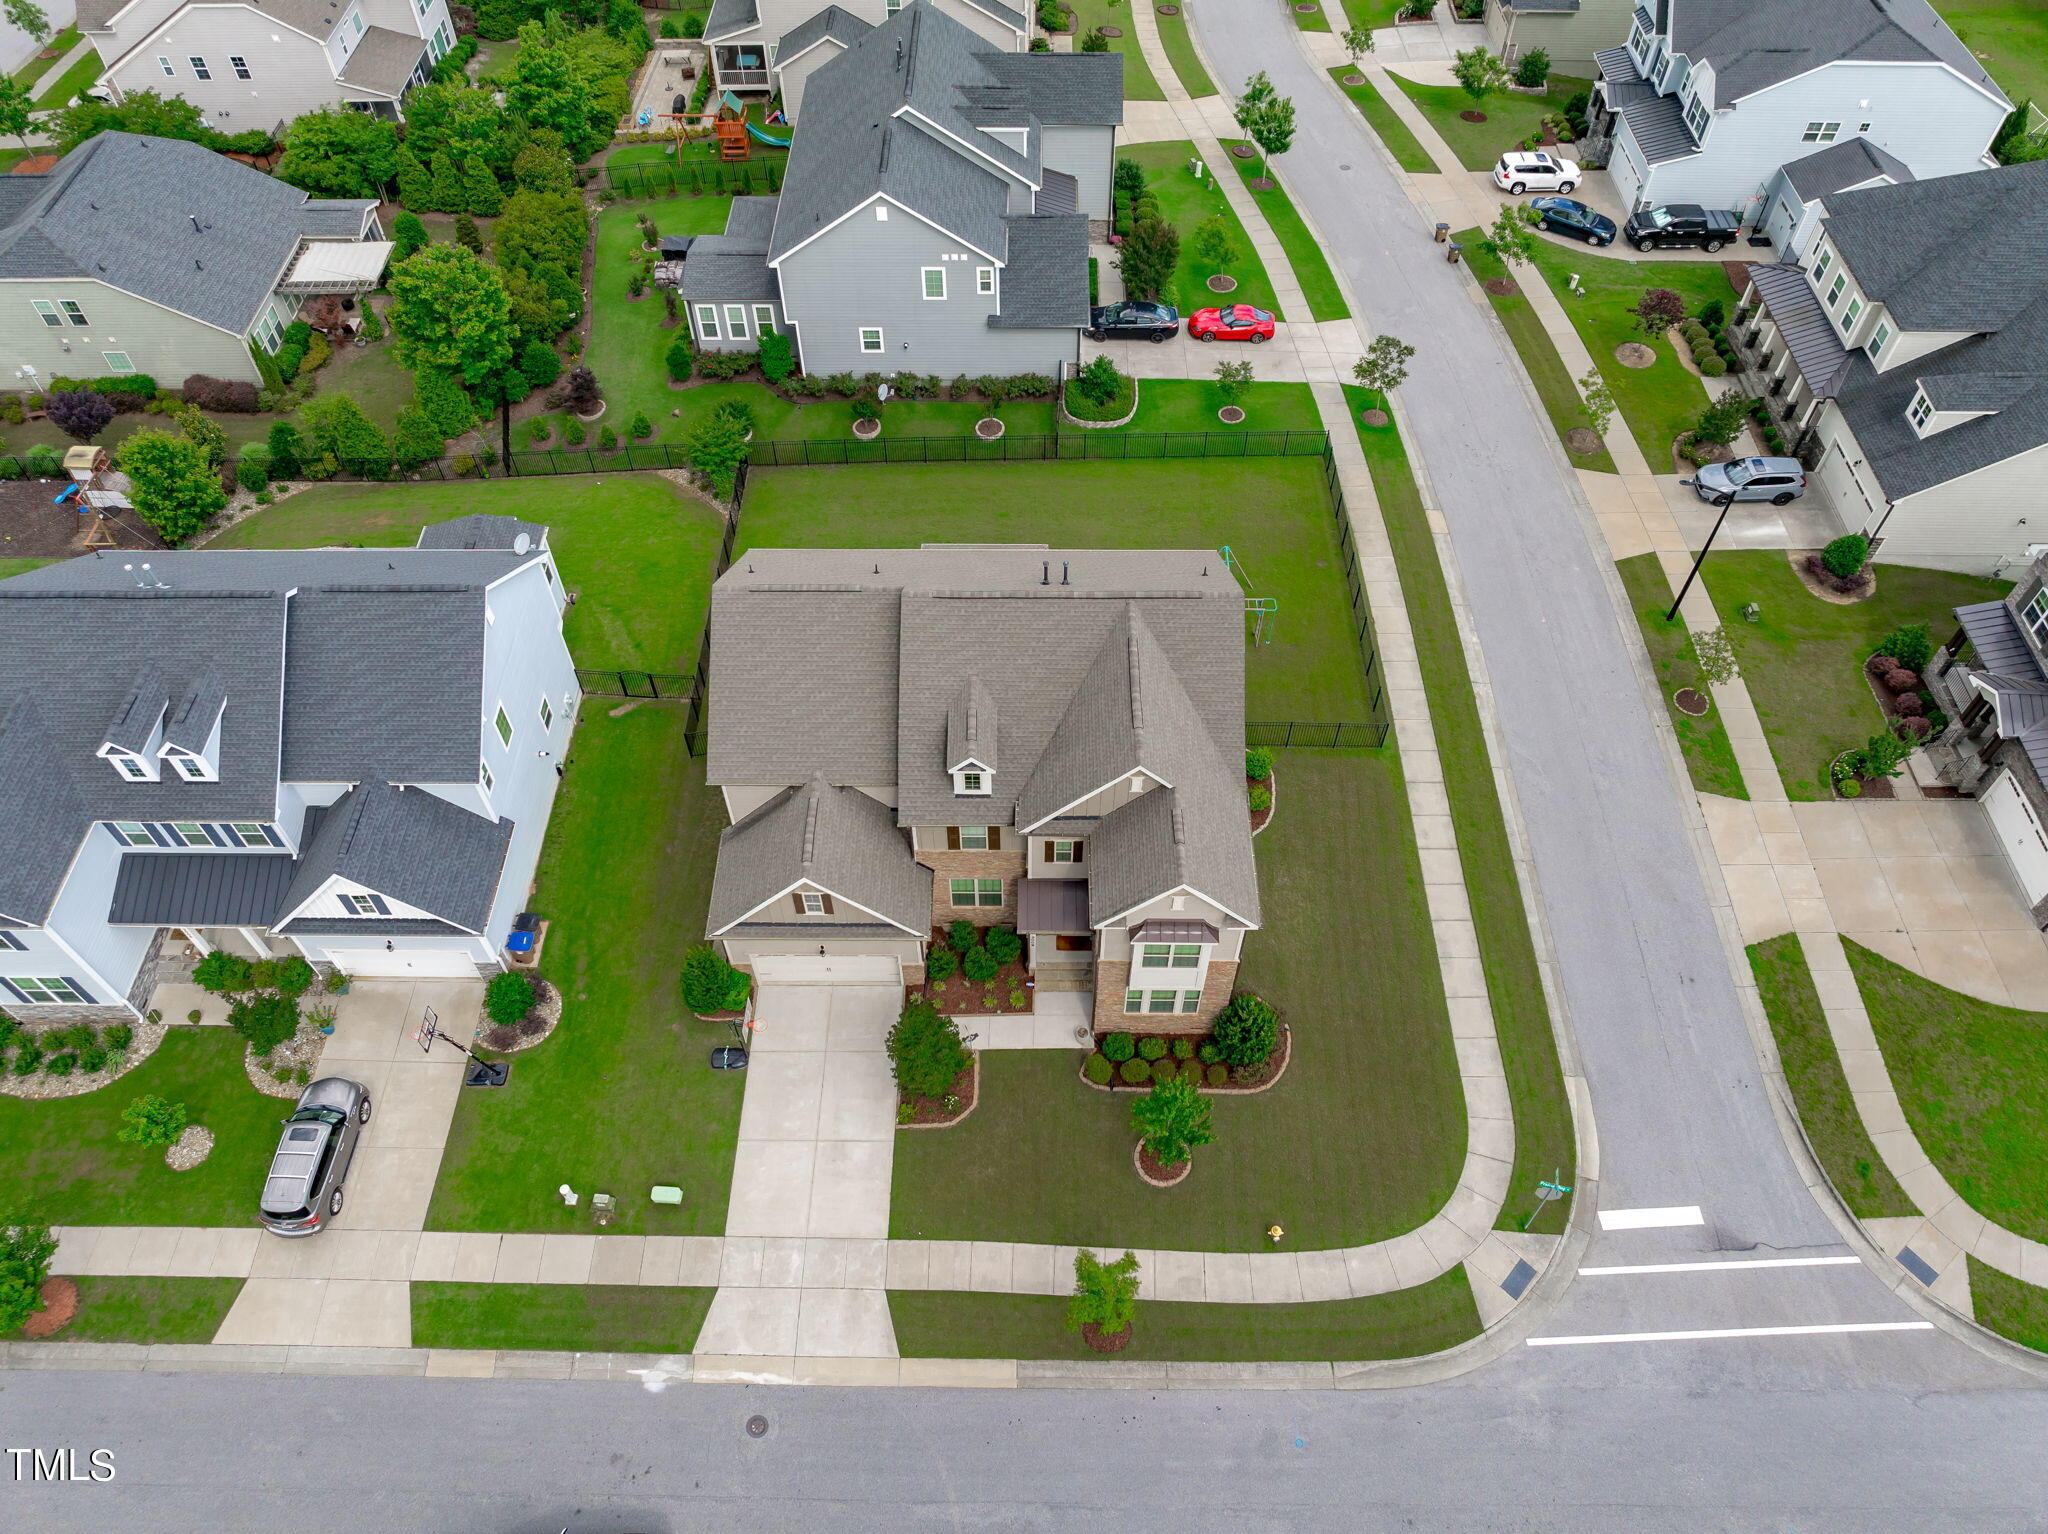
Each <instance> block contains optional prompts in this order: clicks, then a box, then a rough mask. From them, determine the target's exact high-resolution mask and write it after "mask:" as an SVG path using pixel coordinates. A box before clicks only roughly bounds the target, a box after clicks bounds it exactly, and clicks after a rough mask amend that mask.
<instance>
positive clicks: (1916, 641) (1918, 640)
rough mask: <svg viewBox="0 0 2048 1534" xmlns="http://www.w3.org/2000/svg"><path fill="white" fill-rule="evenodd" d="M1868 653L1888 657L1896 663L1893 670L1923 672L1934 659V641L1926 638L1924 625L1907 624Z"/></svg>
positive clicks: (1881, 640)
mask: <svg viewBox="0 0 2048 1534" xmlns="http://www.w3.org/2000/svg"><path fill="white" fill-rule="evenodd" d="M1870 653H1871V654H1872V655H1889V656H1890V657H1891V658H1892V659H1893V660H1895V661H1897V662H1898V665H1897V666H1896V667H1895V668H1893V669H1896V670H1900V671H1920V672H1924V671H1926V669H1927V663H1928V662H1929V661H1931V660H1933V659H1934V641H1933V640H1932V639H1930V638H1929V637H1928V633H1927V625H1926V624H1924V623H1909V624H1907V625H1905V626H1904V627H1903V628H1895V629H1893V630H1892V631H1891V632H1890V633H1889V634H1887V635H1885V636H1884V638H1882V639H1880V640H1879V641H1878V642H1877V648H1876V649H1874V650H1872V651H1871V652H1870Z"/></svg>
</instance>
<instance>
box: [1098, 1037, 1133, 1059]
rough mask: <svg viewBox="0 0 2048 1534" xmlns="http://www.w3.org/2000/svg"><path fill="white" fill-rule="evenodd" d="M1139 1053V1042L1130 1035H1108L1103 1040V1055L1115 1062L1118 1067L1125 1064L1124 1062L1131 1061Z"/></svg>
mask: <svg viewBox="0 0 2048 1534" xmlns="http://www.w3.org/2000/svg"><path fill="white" fill-rule="evenodd" d="M1137 1052H1138V1041H1137V1040H1136V1039H1134V1038H1132V1037H1131V1036H1130V1035H1129V1034H1128V1033H1112V1034H1108V1035H1106V1036H1105V1037H1104V1038H1103V1040H1102V1053H1103V1055H1104V1056H1105V1057H1106V1058H1108V1059H1110V1060H1113V1061H1115V1062H1116V1063H1117V1064H1118V1065H1121V1064H1123V1063H1124V1061H1126V1060H1128V1059H1130V1058H1131V1056H1132V1055H1134V1054H1136V1053H1137Z"/></svg>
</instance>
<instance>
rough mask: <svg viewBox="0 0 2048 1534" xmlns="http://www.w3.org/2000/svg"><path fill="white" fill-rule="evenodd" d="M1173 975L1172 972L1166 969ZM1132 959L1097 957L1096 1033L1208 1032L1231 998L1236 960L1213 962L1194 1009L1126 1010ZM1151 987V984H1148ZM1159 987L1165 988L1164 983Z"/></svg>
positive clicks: (1234, 982)
mask: <svg viewBox="0 0 2048 1534" xmlns="http://www.w3.org/2000/svg"><path fill="white" fill-rule="evenodd" d="M1167 973H1168V974H1171V973H1172V971H1171V970H1169V971H1167ZM1130 980H1131V961H1130V960H1129V959H1098V960H1096V963H1095V1032H1096V1033H1097V1034H1098V1035H1101V1034H1105V1033H1194V1032H1197V1031H1207V1029H1208V1027H1209V1025H1210V1024H1211V1023H1213V1022H1214V1021H1216V1014H1217V1013H1218V1012H1221V1011H1222V1010H1223V1004H1224V1003H1225V1002H1227V1001H1229V1000H1230V992H1231V989H1232V987H1234V986H1235V985H1236V983H1237V960H1235V959H1215V960H1212V961H1210V964H1209V974H1208V977H1207V978H1206V979H1205V980H1204V981H1203V982H1202V1005H1201V1007H1200V1009H1199V1010H1197V1011H1194V1012H1126V1011H1124V992H1125V991H1126V990H1128V989H1129V988H1130ZM1147 989H1152V987H1147ZM1157 989H1160V990H1164V989H1165V987H1164V986H1160V987H1158V988H1157Z"/></svg>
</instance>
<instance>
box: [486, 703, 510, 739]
mask: <svg viewBox="0 0 2048 1534" xmlns="http://www.w3.org/2000/svg"><path fill="white" fill-rule="evenodd" d="M491 725H492V728H494V729H495V730H497V732H498V739H499V740H501V741H503V742H504V743H505V744H506V745H508V746H509V745H511V744H512V716H511V715H510V714H508V713H506V712H505V705H504V704H502V703H500V704H499V705H498V717H497V718H495V719H493V720H492V721H491Z"/></svg>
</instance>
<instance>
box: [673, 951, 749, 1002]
mask: <svg viewBox="0 0 2048 1534" xmlns="http://www.w3.org/2000/svg"><path fill="white" fill-rule="evenodd" d="M753 988H754V982H753V981H752V980H751V979H749V978H748V977H747V976H746V974H744V973H743V972H742V971H740V970H737V969H734V968H733V967H732V965H730V964H728V963H727V962H726V959H725V955H724V954H722V953H720V952H719V951H718V947H717V945H716V944H714V943H699V944H698V945H697V946H696V947H694V948H692V949H691V950H690V951H689V952H688V953H686V954H684V955H683V1005H684V1006H686V1007H688V1008H689V1009H690V1010H691V1011H692V1012H695V1013H698V1014H700V1015H708V1014H710V1013H713V1012H737V1011H739V1010H740V1009H741V1008H742V1007H744V1006H745V1005H746V1004H747V997H748V996H749V995H751V994H752V992H753Z"/></svg>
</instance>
